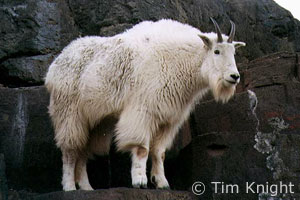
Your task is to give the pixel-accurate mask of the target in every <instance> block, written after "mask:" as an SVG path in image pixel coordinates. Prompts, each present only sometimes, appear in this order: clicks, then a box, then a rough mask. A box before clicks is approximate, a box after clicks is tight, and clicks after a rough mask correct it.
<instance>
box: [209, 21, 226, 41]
mask: <svg viewBox="0 0 300 200" xmlns="http://www.w3.org/2000/svg"><path fill="white" fill-rule="evenodd" d="M210 20H211V21H212V22H213V23H214V25H215V29H216V32H217V35H218V43H221V42H223V38H222V32H221V29H220V27H219V25H218V23H217V22H216V21H215V20H214V19H213V18H212V17H211V18H210Z"/></svg>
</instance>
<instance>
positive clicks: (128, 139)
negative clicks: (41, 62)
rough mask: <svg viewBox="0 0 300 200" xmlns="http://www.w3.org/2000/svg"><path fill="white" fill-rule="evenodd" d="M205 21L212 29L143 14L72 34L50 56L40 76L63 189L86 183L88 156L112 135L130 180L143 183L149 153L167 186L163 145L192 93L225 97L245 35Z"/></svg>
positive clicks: (104, 148)
mask: <svg viewBox="0 0 300 200" xmlns="http://www.w3.org/2000/svg"><path fill="white" fill-rule="evenodd" d="M212 21H213V23H214V25H215V28H216V32H217V33H202V32H201V31H199V30H198V29H196V28H193V27H191V26H189V25H186V24H182V23H179V22H177V21H173V20H160V21H157V22H151V21H145V22H142V23H140V24H137V25H135V26H134V27H133V28H131V29H129V30H127V31H125V32H124V33H122V34H118V35H115V36H113V37H97V36H94V37H83V38H79V39H77V40H75V41H73V42H72V43H71V44H69V45H68V46H67V47H66V48H65V49H64V50H63V51H62V53H61V54H60V55H59V56H58V57H57V58H56V59H55V60H54V61H53V63H52V64H51V66H50V67H49V71H48V73H47V76H46V81H45V84H46V87H47V89H48V91H49V92H50V94H51V97H50V105H49V113H50V116H51V118H52V121H53V124H54V129H55V140H56V143H57V146H58V147H59V148H60V149H61V151H62V160H63V177H62V185H63V189H64V190H65V191H68V190H76V187H75V183H78V185H79V187H80V189H83V190H92V187H91V186H90V183H89V180H88V176H87V171H86V162H87V159H88V158H89V156H90V155H92V154H100V155H103V154H107V153H108V152H109V149H110V144H111V141H112V138H114V141H115V142H116V145H117V148H118V150H120V151H129V152H131V155H132V168H131V177H132V185H133V186H134V187H143V188H144V187H146V186H147V176H146V162H147V159H148V156H151V158H152V169H151V181H152V182H153V183H154V184H155V185H156V187H157V188H168V187H169V184H168V181H167V179H166V177H165V174H164V166H163V162H164V158H165V151H166V150H167V149H169V148H170V147H171V145H172V142H173V139H174V137H175V135H176V133H177V132H178V129H179V128H180V127H181V125H182V124H183V122H184V121H185V120H186V119H187V118H188V117H189V114H190V112H191V110H192V109H193V107H194V105H195V104H196V101H197V100H200V99H201V98H202V97H203V95H204V94H206V93H207V92H208V91H212V94H213V96H214V98H215V100H216V101H221V102H223V103H225V102H227V101H228V100H229V99H230V97H232V95H233V94H234V92H235V88H236V85H237V83H239V77H240V75H239V72H238V70H237V67H236V63H235V59H234V54H235V49H236V48H238V47H240V46H244V45H245V43H243V42H235V41H233V38H234V34H235V25H234V23H233V22H231V32H230V34H229V36H226V35H223V34H221V31H220V28H219V26H218V24H217V23H216V22H215V21H214V20H213V19H212ZM113 119H114V120H113ZM114 121H115V123H113V122H114ZM91 130H93V131H91Z"/></svg>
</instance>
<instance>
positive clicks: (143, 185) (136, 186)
mask: <svg viewBox="0 0 300 200" xmlns="http://www.w3.org/2000/svg"><path fill="white" fill-rule="evenodd" d="M132 187H134V188H138V189H147V188H148V187H147V184H142V185H139V184H136V185H132Z"/></svg>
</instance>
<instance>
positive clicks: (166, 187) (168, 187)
mask: <svg viewBox="0 0 300 200" xmlns="http://www.w3.org/2000/svg"><path fill="white" fill-rule="evenodd" d="M158 189H161V190H171V188H170V186H163V187H161V188H158Z"/></svg>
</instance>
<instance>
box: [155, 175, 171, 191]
mask: <svg viewBox="0 0 300 200" xmlns="http://www.w3.org/2000/svg"><path fill="white" fill-rule="evenodd" d="M151 183H153V184H154V185H155V187H156V189H162V190H170V186H169V183H168V181H167V179H166V178H165V177H159V176H158V177H155V176H152V177H151Z"/></svg>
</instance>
